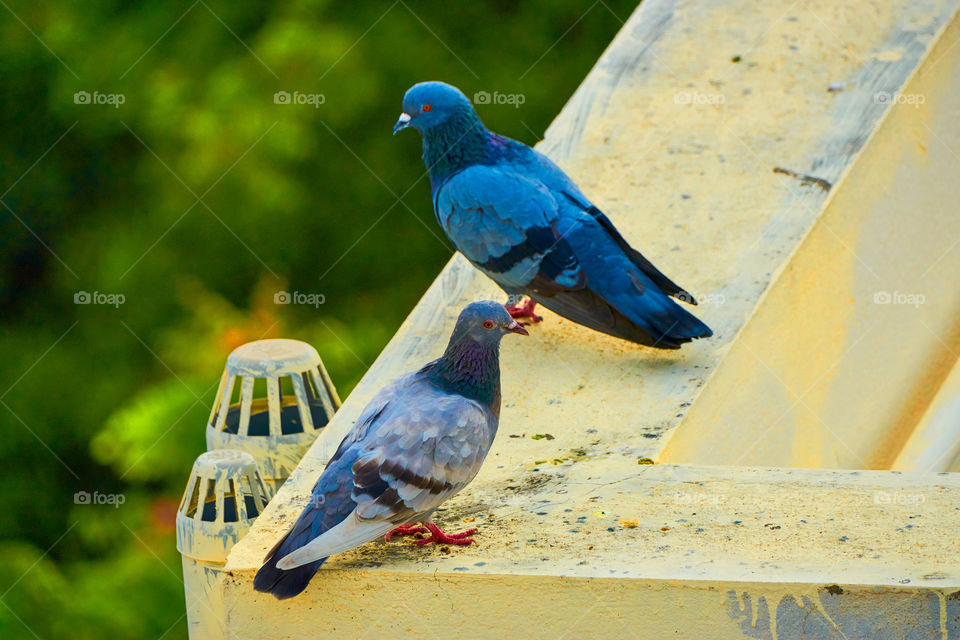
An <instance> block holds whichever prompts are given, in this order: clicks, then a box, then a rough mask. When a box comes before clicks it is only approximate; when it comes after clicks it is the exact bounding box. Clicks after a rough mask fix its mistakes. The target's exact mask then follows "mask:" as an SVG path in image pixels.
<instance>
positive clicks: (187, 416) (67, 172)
mask: <svg viewBox="0 0 960 640" xmlns="http://www.w3.org/2000/svg"><path fill="white" fill-rule="evenodd" d="M4 7H6V8H5V9H2V10H0V51H2V55H0V78H2V81H0V100H2V104H3V105H4V107H3V109H0V162H2V166H3V168H4V174H3V184H0V189H5V191H4V192H3V193H2V195H0V200H2V202H3V203H4V206H3V207H0V260H2V271H0V306H2V310H3V313H2V320H0V322H2V331H0V352H2V353H3V366H2V371H0V391H3V393H2V396H0V400H2V404H3V406H2V407H0V424H2V428H3V434H4V437H3V438H2V439H0V462H2V465H3V468H4V482H5V492H4V498H5V508H4V509H3V510H2V511H0V553H2V554H3V556H4V558H6V559H7V560H6V561H5V562H3V563H0V594H2V595H0V605H2V606H0V638H24V637H32V636H31V633H32V634H33V635H36V636H38V637H40V638H66V637H70V638H76V639H85V638H104V637H111V638H117V639H121V638H145V639H149V640H154V639H156V638H160V637H164V638H183V637H185V636H186V623H185V620H184V619H183V615H182V614H183V611H184V605H183V588H182V584H181V582H180V559H179V555H178V554H177V552H176V548H175V544H174V537H175V536H174V528H173V523H174V511H175V509H176V504H177V502H178V501H179V497H180V492H181V491H182V489H183V483H184V482H185V480H186V477H187V474H188V472H189V469H190V465H191V464H192V461H193V459H194V458H195V457H196V456H197V455H198V454H199V453H201V452H202V451H203V446H204V442H203V425H204V422H205V420H206V417H207V414H208V412H209V407H210V403H211V398H212V395H213V393H214V391H215V385H216V384H217V381H218V376H219V373H220V371H221V368H222V366H223V363H224V359H225V358H226V356H227V354H228V353H229V352H230V350H231V349H233V348H234V347H236V346H237V345H239V344H242V343H243V342H246V341H249V340H254V339H257V338H261V337H271V336H272V337H276V336H289V337H295V338H299V339H303V340H306V341H308V342H310V343H311V344H313V345H315V346H316V347H317V349H318V350H319V351H320V353H321V355H322V356H323V358H324V361H325V363H326V365H327V367H328V369H329V370H330V372H331V374H332V376H333V378H334V380H335V381H336V382H337V384H338V386H339V389H340V391H341V395H344V396H345V395H346V393H348V392H349V390H350V389H351V388H352V387H353V385H354V384H355V383H356V381H357V380H358V379H359V378H360V376H361V375H362V374H363V373H364V371H365V370H366V368H367V366H368V365H369V363H371V362H372V361H373V360H374V358H375V357H376V355H377V353H378V352H379V350H380V349H381V348H382V347H383V345H384V344H385V343H386V341H387V340H388V339H389V338H390V336H391V335H392V333H393V331H394V330H395V328H396V327H397V326H398V325H399V323H400V322H401V321H402V319H403V318H404V317H405V315H406V314H407V312H408V311H409V310H410V308H411V307H412V305H413V304H414V303H415V302H416V300H417V299H418V298H419V296H420V295H421V294H422V292H423V291H424V289H425V288H426V287H427V286H428V284H429V283H430V281H431V280H432V278H433V277H434V276H435V275H436V274H437V272H438V271H439V270H440V268H441V267H442V266H443V264H444V263H445V262H446V260H447V259H448V258H449V256H450V253H451V247H450V245H449V244H448V243H447V242H446V240H445V239H442V235H441V233H440V231H439V229H438V228H437V227H436V224H435V221H434V219H433V214H432V210H431V206H430V198H429V185H428V181H427V180H426V179H425V177H424V169H423V166H422V164H421V160H420V140H419V137H418V136H416V135H415V134H412V133H409V134H405V135H401V136H398V137H397V138H393V137H391V135H390V129H391V127H392V125H393V123H394V121H395V119H396V117H397V115H398V113H399V110H400V102H401V98H402V96H403V92H404V91H405V90H406V89H407V87H409V86H410V85H411V84H413V83H414V82H417V81H420V80H427V79H442V80H446V81H448V82H451V83H453V84H455V85H457V86H459V87H461V88H462V89H463V90H464V92H465V93H467V95H473V94H474V92H476V91H488V92H490V93H493V92H494V91H498V92H500V93H504V94H522V95H523V96H524V103H523V104H522V105H521V106H520V107H519V108H517V107H515V106H512V105H486V106H481V107H479V112H480V115H481V117H482V118H484V120H485V122H486V124H487V125H488V126H489V127H490V128H492V129H494V130H496V131H498V132H501V133H504V134H506V135H510V136H512V137H514V138H517V139H520V140H523V141H525V142H527V143H531V144H532V143H535V142H536V141H537V139H538V136H539V135H540V134H541V132H542V131H543V130H544V129H545V128H546V126H547V125H548V124H549V122H550V121H551V120H552V118H553V117H554V115H555V114H556V113H557V111H558V110H559V109H560V108H561V107H562V105H563V103H564V102H565V101H566V99H567V98H568V97H569V96H570V94H571V93H572V92H573V91H574V89H575V88H576V87H577V85H578V84H579V83H580V81H581V79H582V78H583V76H584V75H585V74H586V72H587V71H588V70H589V69H590V68H591V67H592V66H593V64H594V63H595V61H596V59H597V58H598V56H599V55H600V53H601V52H602V51H603V49H604V48H605V47H606V45H607V43H608V42H609V41H610V40H611V38H612V37H613V35H614V34H615V33H616V32H617V30H618V29H619V28H620V26H621V24H622V21H623V20H625V19H626V18H627V16H628V15H629V13H630V11H631V10H632V8H633V2H625V1H613V0H611V1H610V2H607V3H604V2H598V3H591V2H590V0H586V1H584V0H556V1H554V2H550V3H542V4H534V3H516V2H512V1H506V0H487V1H483V2H463V3H461V2H457V3H452V2H446V3H439V2H437V3H421V2H412V1H411V2H407V3H404V2H396V3H393V4H391V3H389V2H388V3H372V2H366V3H359V2H353V3H339V2H332V1H329V0H295V1H294V2H287V3H270V2H262V1H261V2H245V3H230V2H212V1H210V2H207V1H206V0H199V1H198V2H195V3H194V4H190V3H189V2H184V3H166V2H156V3H135V2H123V1H120V0H113V1H110V0H105V1H103V2H96V3H63V2H58V3H49V2H42V1H41V2H31V1H28V0H8V1H7V3H5V4H4ZM277 91H287V92H290V93H293V92H294V91H299V92H301V93H303V94H309V95H313V94H322V95H323V103H322V104H320V105H318V106H316V108H315V107H314V106H312V105H295V104H276V103H275V101H274V94H275V92H277ZM77 92H88V93H89V94H91V102H95V101H96V100H97V95H98V94H99V95H100V96H101V98H100V99H104V98H102V96H104V95H122V97H123V98H122V99H123V103H122V104H119V105H116V106H114V105H111V104H82V103H79V104H78V102H77V101H76V100H75V94H76V93H77ZM94 92H98V94H95V93H94ZM81 95H82V94H81ZM81 102H82V101H81ZM7 187H9V188H7ZM401 196H402V199H400V200H398V198H400V197H401ZM280 290H295V291H300V292H308V293H322V294H323V295H324V296H325V300H326V302H325V304H323V305H322V306H319V307H318V308H313V307H303V306H282V305H276V304H274V302H273V295H274V293H275V292H277V291H280ZM81 291H86V292H90V293H93V292H100V293H104V294H122V295H123V296H124V302H123V304H121V305H119V306H110V305H105V304H89V305H81V304H75V300H74V297H75V294H77V293H78V292H81ZM81 490H83V491H89V492H93V491H99V492H100V493H107V494H110V493H122V494H123V495H124V497H125V502H124V504H123V505H121V506H120V507H118V508H115V507H113V506H109V505H82V504H75V503H74V493H75V492H76V491H81Z"/></svg>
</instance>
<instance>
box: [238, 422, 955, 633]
mask: <svg viewBox="0 0 960 640" xmlns="http://www.w3.org/2000/svg"><path fill="white" fill-rule="evenodd" d="M506 446H507V447H512V448H520V449H522V448H528V447H529V445H528V443H525V442H521V441H514V442H507V443H506ZM598 473H603V475H602V476H599V477H598V476H597V475H595V474H598ZM484 475H485V477H484V480H483V482H482V488H480V489H478V490H477V491H474V492H471V494H470V495H469V496H467V495H462V496H458V497H457V498H455V499H453V500H451V501H450V502H449V503H448V506H447V508H446V509H445V510H444V512H443V513H442V514H440V519H441V520H442V521H444V522H447V523H449V524H451V525H453V524H454V523H462V524H463V526H475V525H479V527H480V534H479V536H478V540H479V544H478V545H477V546H471V547H466V548H461V549H454V550H453V551H452V552H451V553H449V554H445V553H443V552H442V551H441V550H439V549H426V550H425V549H421V548H418V547H414V546H413V545H411V544H409V543H408V542H407V543H404V542H399V543H397V542H394V543H382V542H381V543H372V544H369V545H366V546H364V547H362V548H361V549H358V550H356V551H353V552H350V553H346V554H342V555H340V556H337V557H335V558H332V559H331V560H330V561H329V563H328V564H327V565H326V566H325V567H324V569H323V572H322V573H321V574H320V575H318V576H317V578H316V579H315V580H314V581H313V582H312V583H311V585H310V586H309V587H308V589H307V591H306V592H305V593H304V594H303V595H302V596H301V597H302V600H300V599H296V600H293V601H289V602H283V603H279V602H277V601H276V600H274V599H273V598H272V597H270V596H267V595H264V594H258V593H254V592H253V591H252V589H251V586H250V582H251V580H252V576H253V573H254V572H255V566H256V563H255V562H254V563H244V564H241V562H239V561H238V560H240V558H238V557H236V555H237V554H234V555H233V556H231V562H230V564H229V565H228V567H227V569H228V571H227V572H228V574H231V575H230V576H229V577H227V578H226V579H225V582H224V593H225V598H226V599H227V603H228V605H227V606H228V614H227V615H228V622H229V625H230V628H231V629H241V630H242V629H245V628H257V630H258V634H257V637H261V638H274V637H276V638H280V637H290V636H288V635H285V634H288V633H290V634H293V636H292V637H306V636H305V635H303V636H300V635H298V633H299V632H298V631H297V629H300V630H302V631H304V633H305V630H306V629H307V626H306V625H316V624H317V623H318V621H320V620H322V622H323V624H324V625H328V626H325V632H329V633H330V634H331V635H330V637H351V635H352V634H355V633H357V631H358V630H359V629H360V628H362V629H363V630H364V631H366V632H370V630H371V629H374V628H377V629H379V630H380V631H382V632H387V631H389V632H391V633H398V632H403V631H405V630H406V629H408V628H414V629H416V630H417V633H418V634H422V635H430V633H429V629H430V628H436V629H443V628H445V626H446V625H448V624H454V623H456V624H464V623H465V621H466V620H471V621H474V622H471V623H469V624H471V625H473V624H477V621H480V620H483V621H484V623H483V624H484V632H483V634H482V635H484V636H493V635H498V634H510V633H511V632H515V631H516V630H518V629H523V630H524V635H525V636H526V634H527V631H530V630H534V631H535V632H534V633H533V637H558V636H562V635H563V634H565V633H571V632H575V633H578V634H587V637H597V635H605V636H612V635H616V631H617V630H618V625H617V624H615V623H614V622H613V621H617V622H619V624H621V625H625V626H626V627H627V628H628V629H632V630H633V632H634V633H636V634H637V635H638V636H639V637H666V636H667V635H672V634H673V632H674V631H676V630H679V631H683V632H684V633H688V632H691V631H694V630H696V629H698V628H702V629H711V630H712V633H711V634H709V635H708V636H706V637H710V638H727V637H730V638H733V637H743V631H744V630H745V629H746V628H747V627H749V626H750V623H751V620H752V621H753V624H755V625H759V626H754V627H752V628H754V629H757V630H758V632H760V633H762V630H763V628H764V625H766V627H767V628H771V627H776V628H779V629H780V632H781V633H784V635H782V636H781V637H785V638H792V637H799V636H798V635H796V634H795V633H794V632H797V631H799V630H800V629H801V628H803V625H807V626H806V627H805V628H806V629H808V630H810V629H812V628H815V626H811V625H813V624H814V622H816V621H817V620H820V619H822V624H824V625H826V626H825V627H824V628H826V629H836V628H841V629H842V631H843V633H844V634H845V636H846V637H847V638H860V637H871V636H870V635H869V634H864V633H857V632H856V630H861V631H862V630H864V629H872V628H875V627H874V626H871V625H877V624H880V623H882V626H884V628H886V629H888V630H889V629H891V628H893V627H891V626H890V625H891V624H893V622H892V621H895V620H896V619H898V617H899V616H900V615H901V614H900V613H898V611H899V610H900V609H903V608H907V609H911V610H912V611H913V614H911V617H910V618H909V619H908V618H900V619H901V620H902V624H903V625H904V627H903V628H904V629H912V630H913V631H914V632H916V633H921V632H924V631H929V632H935V631H938V630H940V629H941V626H943V625H946V626H945V627H944V628H947V627H949V628H950V629H954V630H956V629H958V628H960V559H958V543H960V541H958V538H957V535H956V531H957V521H958V509H960V507H958V506H957V505H960V476H957V475H956V474H949V473H938V474H932V473H931V474H923V473H897V472H877V471H827V470H811V469H764V468H735V467H697V466H688V465H638V464H637V462H636V460H635V459H631V458H629V457H628V456H624V455H622V454H621V453H620V452H619V451H609V452H606V453H601V454H598V455H594V456H591V457H589V458H582V459H577V458H573V459H570V460H567V461H564V462H562V463H560V464H558V465H556V466H554V465H545V466H543V468H542V469H541V470H540V471H539V472H533V473H532V474H522V472H521V473H518V470H512V471H507V470H503V469H500V470H496V469H494V470H493V471H492V472H490V473H486V470H485V473H484ZM521 478H522V479H521ZM613 478H619V480H613ZM264 542H265V543H269V540H265V541H264ZM266 551H267V548H266V546H264V547H262V548H260V549H257V550H256V552H257V554H259V555H260V556H261V557H262V555H263V554H265V553H266ZM246 552H247V554H249V556H252V557H250V558H249V559H253V558H254V557H256V555H257V554H254V553H253V552H254V550H253V549H250V548H249V547H248V548H247V549H246ZM247 554H244V555H247ZM839 568H842V570H838V569H839ZM548 602H549V603H550V606H549V607H547V608H546V610H545V605H546V604H547V603H548ZM751 602H752V603H753V605H752V607H753V608H752V609H751V604H750V603H751ZM307 603H309V604H307ZM371 603H376V604H375V605H371ZM311 606H312V607H320V608H322V610H323V612H322V614H321V613H319V612H318V613H316V614H308V613H307V612H308V607H311ZM914 610H915V611H914ZM275 616H277V617H280V618H282V619H283V620H284V625H283V627H282V629H283V630H282V631H277V632H276V634H275V635H271V630H269V629H265V628H263V627H261V626H259V623H258V622H257V621H259V620H264V619H271V618H273V617H275ZM811 617H812V620H811ZM598 620H606V622H605V623H604V624H605V625H606V626H603V627H602V629H603V630H604V631H603V632H602V633H600V632H599V631H598V627H597V625H598ZM652 622H656V624H655V625H654V626H653V627H652V629H655V630H656V633H648V632H649V630H650V629H651V627H650V626H649V625H650V624H651V623H652ZM817 624H820V623H817ZM537 630H539V631H537ZM786 631H789V632H788V633H787V632H786ZM624 635H627V636H629V635H630V634H629V633H625V634H624ZM241 637H243V636H241ZM574 637H575V636H574ZM755 637H769V636H764V635H758V636H755ZM810 637H833V636H831V635H813V636H810ZM837 637H840V636H837ZM891 637H897V636H891ZM908 637H913V636H908ZM916 637H921V636H916ZM923 637H926V636H923ZM944 637H946V636H944ZM951 637H952V636H951Z"/></svg>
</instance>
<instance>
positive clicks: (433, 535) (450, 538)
mask: <svg viewBox="0 0 960 640" xmlns="http://www.w3.org/2000/svg"><path fill="white" fill-rule="evenodd" d="M423 526H425V527H426V528H427V530H429V531H430V537H429V538H424V539H423V540H414V541H413V543H414V544H416V545H419V546H421V547H422V546H423V545H425V544H459V545H466V544H473V543H474V542H476V540H473V539H471V538H468V537H467V536H472V535H473V534H475V533H476V532H477V530H476V529H467V530H466V531H461V532H460V533H446V532H445V531H444V530H443V529H441V528H440V527H438V526H437V525H435V524H433V523H432V522H424V523H423Z"/></svg>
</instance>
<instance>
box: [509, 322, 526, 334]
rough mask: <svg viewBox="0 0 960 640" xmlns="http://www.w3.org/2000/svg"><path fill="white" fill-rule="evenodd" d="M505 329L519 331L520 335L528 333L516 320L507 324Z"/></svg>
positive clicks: (512, 331)
mask: <svg viewBox="0 0 960 640" xmlns="http://www.w3.org/2000/svg"><path fill="white" fill-rule="evenodd" d="M507 331H509V332H510V333H519V334H520V335H522V336H528V335H530V332H529V331H527V330H526V329H524V328H523V325H522V324H520V323H519V322H517V321H516V320H514V321H513V322H511V323H510V324H508V325H507Z"/></svg>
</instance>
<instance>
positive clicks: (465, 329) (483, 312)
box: [450, 300, 529, 346]
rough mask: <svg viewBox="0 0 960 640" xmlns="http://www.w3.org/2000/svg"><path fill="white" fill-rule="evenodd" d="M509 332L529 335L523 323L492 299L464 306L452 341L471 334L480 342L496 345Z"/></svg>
mask: <svg viewBox="0 0 960 640" xmlns="http://www.w3.org/2000/svg"><path fill="white" fill-rule="evenodd" d="M508 333H519V334H520V335H522V336H526V335H529V334H528V333H527V330H526V329H524V328H523V325H522V324H520V323H519V322H517V321H516V320H514V319H513V318H511V317H510V314H509V313H507V309H506V307H504V306H503V305H502V304H498V303H496V302H493V301H492V300H485V301H483V302H474V303H473V304H469V305H467V306H466V307H464V309H463V311H461V312H460V317H459V318H457V326H456V328H455V329H454V330H453V337H451V339H450V341H451V342H456V341H458V338H464V337H467V336H469V337H470V338H471V339H472V340H473V341H475V342H479V343H480V344H489V345H492V346H496V345H498V344H500V338H502V337H503V336H505V335H506V334H508Z"/></svg>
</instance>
